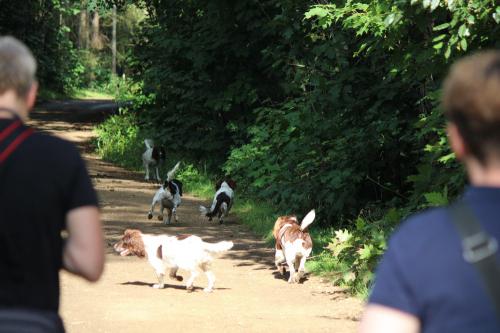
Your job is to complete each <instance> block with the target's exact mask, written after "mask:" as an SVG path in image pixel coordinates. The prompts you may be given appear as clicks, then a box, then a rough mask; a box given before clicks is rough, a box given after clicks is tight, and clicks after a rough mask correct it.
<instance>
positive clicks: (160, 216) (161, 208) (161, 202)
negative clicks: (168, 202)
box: [158, 201, 165, 221]
mask: <svg viewBox="0 0 500 333" xmlns="http://www.w3.org/2000/svg"><path fill="white" fill-rule="evenodd" d="M164 210H165V206H163V201H160V215H158V221H163V211H164Z"/></svg>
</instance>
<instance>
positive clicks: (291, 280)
mask: <svg viewBox="0 0 500 333" xmlns="http://www.w3.org/2000/svg"><path fill="white" fill-rule="evenodd" d="M295 277H296V275H295V274H294V275H292V274H290V278H289V279H288V283H290V284H293V283H295V282H296V281H295Z"/></svg>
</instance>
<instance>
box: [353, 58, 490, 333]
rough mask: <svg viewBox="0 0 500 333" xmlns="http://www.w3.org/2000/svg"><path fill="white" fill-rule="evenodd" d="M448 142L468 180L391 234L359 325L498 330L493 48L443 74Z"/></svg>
mask: <svg viewBox="0 0 500 333" xmlns="http://www.w3.org/2000/svg"><path fill="white" fill-rule="evenodd" d="M442 101H443V108H444V112H445V116H446V118H447V131H448V137H449V142H450V145H451V148H452V150H453V151H454V152H455V155H456V158H457V159H458V160H460V161H461V162H462V163H463V164H464V165H465V168H466V171H467V174H468V178H469V182H470V185H469V186H468V188H467V189H466V191H465V193H464V194H463V196H462V197H461V198H459V199H458V200H457V201H456V202H455V203H453V204H452V205H450V206H448V207H440V208H435V209H431V210H428V211H425V212H423V213H420V214H417V215H414V216H412V217H410V218H409V219H408V220H407V221H405V222H404V223H403V224H402V225H401V226H400V227H399V229H398V230H397V231H396V232H395V234H394V235H393V236H392V237H391V239H390V242H389V246H388V249H387V251H386V253H385V254H384V256H383V259H382V261H381V263H380V264H379V267H378V269H377V273H376V278H375V283H374V286H373V290H372V292H371V295H370V297H369V300H368V305H367V306H366V309H365V313H364V315H363V319H362V321H361V325H360V332H362V333H367V332H383V333H391V332H394V333H415V332H428V333H431V332H435V333H446V332H453V333H461V332H464V333H465V332H475V333H493V332H495V333H498V332H500V316H498V315H499V314H500V297H499V296H500V293H499V292H500V256H499V254H498V241H499V240H500V219H499V216H500V213H499V209H500V52H498V51H489V52H482V53H478V54H476V55H473V56H470V57H466V58H464V59H462V60H460V61H458V62H457V63H456V64H455V65H454V66H453V67H452V68H451V71H450V73H449V75H448V77H447V78H446V80H445V83H444V89H443V97H442Z"/></svg>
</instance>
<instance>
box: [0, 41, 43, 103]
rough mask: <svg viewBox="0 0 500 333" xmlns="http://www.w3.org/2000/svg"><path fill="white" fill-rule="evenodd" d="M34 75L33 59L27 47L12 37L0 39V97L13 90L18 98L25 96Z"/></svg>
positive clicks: (34, 64) (34, 65) (34, 62)
mask: <svg viewBox="0 0 500 333" xmlns="http://www.w3.org/2000/svg"><path fill="white" fill-rule="evenodd" d="M35 74H36V61H35V57H33V54H32V53H31V51H30V50H29V49H28V47H27V46H26V45H24V44H23V43H22V42H21V41H19V40H17V39H16V38H14V37H11V36H4V37H0V95H2V94H4V93H5V92H7V91H8V90H14V91H15V92H16V94H17V95H18V97H24V96H26V94H27V93H28V91H29V90H30V88H31V86H32V85H33V83H34V82H35V80H36V79H35Z"/></svg>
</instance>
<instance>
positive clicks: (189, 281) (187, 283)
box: [186, 270, 200, 291]
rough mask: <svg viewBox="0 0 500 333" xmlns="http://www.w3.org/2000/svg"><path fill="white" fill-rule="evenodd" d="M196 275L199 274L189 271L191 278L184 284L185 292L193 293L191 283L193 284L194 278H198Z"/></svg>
mask: <svg viewBox="0 0 500 333" xmlns="http://www.w3.org/2000/svg"><path fill="white" fill-rule="evenodd" d="M198 274H200V273H198V272H197V271H196V270H192V271H191V276H189V279H188V280H187V282H186V290H188V291H193V289H194V287H193V282H194V279H196V277H197V276H198Z"/></svg>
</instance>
